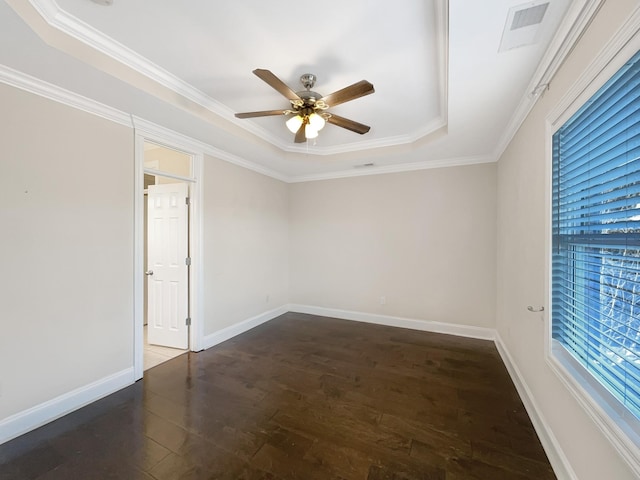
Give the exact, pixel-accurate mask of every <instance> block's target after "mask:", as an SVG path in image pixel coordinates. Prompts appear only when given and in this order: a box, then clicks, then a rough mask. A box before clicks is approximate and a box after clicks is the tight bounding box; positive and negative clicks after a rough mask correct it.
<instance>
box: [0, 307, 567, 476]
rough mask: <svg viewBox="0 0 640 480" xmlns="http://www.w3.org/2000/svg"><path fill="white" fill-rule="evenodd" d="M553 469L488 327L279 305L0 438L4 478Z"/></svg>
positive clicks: (533, 472) (536, 472) (531, 472)
mask: <svg viewBox="0 0 640 480" xmlns="http://www.w3.org/2000/svg"><path fill="white" fill-rule="evenodd" d="M107 478H115V479H126V480H129V479H132V480H137V479H157V480H165V479H234V480H236V479H244V480H249V479H271V480H285V479H304V480H314V479H322V480H327V479H332V480H334V479H335V480H340V479H344V480H347V479H348V480H351V479H354V480H355V479H359V480H418V479H420V480H423V479H425V480H426V479H429V480H460V479H482V480H500V479H513V480H518V479H536V480H544V479H553V478H555V476H554V474H553V472H552V470H551V467H550V465H549V462H548V461H547V458H546V456H545V454H544V451H543V450H542V447H541V445H540V442H539V440H538V438H537V436H536V433H535V431H534V429H533V427H532V425H531V422H530V420H529V417H528V416H527V414H526V412H525V409H524V407H523V405H522V403H521V401H520V399H519V397H518V395H517V393H516V391H515V388H514V386H513V384H512V382H511V380H510V378H509V375H508V373H507V371H506V369H505V367H504V365H503V364H502V362H501V359H500V357H499V355H498V352H497V351H496V348H495V346H494V345H493V343H492V342H489V341H483V340H474V339H468V338H460V337H454V336H448V335H439V334H431V333H425V332H417V331H412V330H404V329H397V328H391V327H384V326H376V325H368V324H364V323H358V322H349V321H343V320H335V319H329V318H324V317H315V316H312V315H303V314H294V313H288V314H285V315H283V316H281V317H279V318H277V319H275V320H272V321H271V322H269V323H267V324H265V325H262V326H260V327H258V328H255V329H253V330H251V331H249V332H247V333H245V334H243V335H241V336H239V337H236V338H234V339H232V340H230V341H227V342H225V343H223V344H220V345H218V346H216V347H214V348H212V349H210V350H207V351H205V352H201V353H196V354H194V353H189V354H185V355H182V356H180V357H178V358H176V359H173V360H170V361H169V362H167V363H165V364H162V365H160V366H158V367H155V368H153V369H151V370H148V371H147V372H145V377H144V380H143V381H140V382H138V383H136V384H135V385H133V386H131V387H129V388H126V389H124V390H121V391H119V392H117V393H115V394H113V395H111V396H109V397H106V398H104V399H103V400H100V401H98V402H95V403H93V404H92V405H89V406H88V407H85V408H83V409H81V410H78V411H76V412H74V413H72V414H70V415H67V416H66V417H64V418H61V419H59V420H57V421H55V422H52V423H50V424H48V425H46V426H44V427H42V428H40V429H38V430H35V431H33V432H31V433H29V434H27V435H24V436H22V437H19V438H17V439H15V440H13V441H11V442H8V443H6V444H4V445H1V446H0V479H2V480H5V479H11V480H20V479H39V480H45V479H46V480H51V479H65V480H66V479H82V480H85V479H87V480H89V479H107Z"/></svg>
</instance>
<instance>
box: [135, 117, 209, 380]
mask: <svg viewBox="0 0 640 480" xmlns="http://www.w3.org/2000/svg"><path fill="white" fill-rule="evenodd" d="M139 122H140V120H139V119H136V123H139ZM146 141H148V142H152V143H155V144H158V145H161V146H164V147H167V148H171V149H173V150H179V151H181V152H183V153H185V154H187V155H190V156H191V159H192V176H191V177H190V178H187V177H182V176H177V175H171V174H168V173H166V172H158V171H156V173H157V174H159V175H163V176H165V177H170V178H175V179H177V180H181V181H184V182H188V183H189V191H190V199H191V200H190V207H189V208H190V211H189V252H190V255H191V268H190V269H189V305H190V317H191V328H190V329H189V349H190V350H191V351H192V352H198V351H200V350H202V348H203V347H202V345H203V341H202V339H203V331H204V326H203V320H202V299H203V297H202V244H203V242H202V160H203V154H202V153H201V152H198V148H197V146H194V145H192V144H191V143H190V142H189V141H188V139H185V138H183V137H182V136H180V135H179V134H176V133H174V132H170V131H165V130H163V129H160V128H158V127H157V126H155V125H153V126H147V128H145V127H139V126H138V125H136V129H135V174H134V181H135V187H134V202H133V204H134V235H133V236H134V252H133V261H134V270H133V271H134V278H133V295H134V297H133V299H134V301H133V318H134V322H133V323H134V329H133V372H134V380H139V379H141V378H142V376H143V373H144V355H143V354H144V328H143V324H144V228H145V225H144V174H145V171H146V172H150V173H153V172H154V171H153V170H149V169H146V170H145V168H144V143H145V142H146Z"/></svg>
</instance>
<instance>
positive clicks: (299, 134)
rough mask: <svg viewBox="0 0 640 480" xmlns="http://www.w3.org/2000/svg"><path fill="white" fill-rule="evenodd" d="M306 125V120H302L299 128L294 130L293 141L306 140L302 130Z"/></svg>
mask: <svg viewBox="0 0 640 480" xmlns="http://www.w3.org/2000/svg"><path fill="white" fill-rule="evenodd" d="M306 126H307V122H302V125H300V128H299V129H298V131H297V132H296V138H295V140H294V141H295V143H304V142H306V141H307V137H306V135H305V131H304V129H305V127H306Z"/></svg>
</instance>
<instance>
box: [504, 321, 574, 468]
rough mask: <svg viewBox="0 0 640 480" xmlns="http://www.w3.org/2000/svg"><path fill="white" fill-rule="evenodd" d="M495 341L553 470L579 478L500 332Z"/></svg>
mask: <svg viewBox="0 0 640 480" xmlns="http://www.w3.org/2000/svg"><path fill="white" fill-rule="evenodd" d="M494 342H495V344H496V348H497V349H498V353H500V356H501V357H502V361H503V363H504V364H505V366H506V367H507V370H508V371H509V375H510V376H511V380H513V383H514V385H515V386H516V390H517V391H518V394H519V395H520V399H521V400H522V403H523V404H524V408H525V409H526V410H527V413H528V414H529V418H530V419H531V423H533V428H535V430H536V433H537V434H538V437H539V438H540V442H541V443H542V447H543V448H544V451H545V453H546V454H547V457H548V458H549V462H550V463H551V466H552V467H553V471H554V473H555V474H556V476H557V477H558V480H578V476H577V475H576V474H575V472H574V471H573V469H572V468H571V464H570V463H569V460H568V459H567V457H566V456H565V454H564V452H563V451H562V448H561V447H560V443H559V442H558V439H557V438H556V437H555V435H554V434H553V431H552V430H551V428H550V427H549V425H548V424H547V422H546V420H545V419H544V417H543V416H542V415H541V414H540V409H539V408H538V405H537V404H536V401H535V399H534V397H533V395H532V393H531V390H530V389H529V386H528V385H527V383H526V382H525V380H524V377H523V376H522V374H521V373H520V370H519V369H518V367H517V366H516V364H515V363H514V361H513V358H512V357H511V354H510V353H509V350H508V349H507V347H506V345H505V344H504V342H503V341H502V337H500V334H499V333H498V332H496V335H495V340H494Z"/></svg>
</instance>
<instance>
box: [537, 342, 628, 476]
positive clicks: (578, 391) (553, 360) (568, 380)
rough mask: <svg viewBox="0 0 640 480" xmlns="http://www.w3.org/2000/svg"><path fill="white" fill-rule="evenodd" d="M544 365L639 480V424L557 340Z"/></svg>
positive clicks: (553, 343) (552, 345)
mask: <svg viewBox="0 0 640 480" xmlns="http://www.w3.org/2000/svg"><path fill="white" fill-rule="evenodd" d="M551 350H552V352H553V353H552V354H550V355H548V356H547V357H546V360H547V364H548V365H549V367H550V368H551V370H552V371H553V372H554V373H555V374H556V375H557V377H558V378H559V379H560V381H561V382H562V384H563V385H564V386H565V388H566V389H567V390H568V391H569V392H571V394H572V395H573V397H574V398H575V399H576V400H577V401H578V403H579V404H580V406H581V407H582V408H583V410H584V411H585V412H586V413H587V415H588V416H589V418H591V420H592V421H593V423H594V424H596V425H597V426H598V428H599V429H600V430H601V431H602V432H603V433H604V436H605V437H606V438H607V440H608V441H609V442H610V443H611V445H612V446H613V447H614V448H615V450H616V451H617V452H618V454H619V455H620V456H621V457H622V458H623V459H624V460H625V462H626V463H627V465H629V467H630V468H631V469H632V470H633V472H634V473H635V474H636V475H637V476H638V478H640V452H639V451H638V445H640V421H639V420H638V419H637V418H635V417H633V415H632V414H631V413H630V412H629V411H628V410H627V409H626V407H624V406H623V405H622V404H621V403H620V402H618V400H617V399H615V398H614V397H613V395H611V394H610V393H609V392H608V391H607V390H606V389H605V388H604V387H603V386H602V385H600V383H599V382H598V381H597V380H596V379H595V378H593V377H592V376H591V374H589V372H587V371H586V369H585V368H584V367H583V366H582V365H580V364H579V363H578V362H577V361H576V360H575V359H573V357H571V355H570V354H569V353H568V352H567V351H566V349H565V348H564V347H562V345H560V343H559V342H557V341H556V340H553V341H552V342H551Z"/></svg>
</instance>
